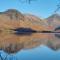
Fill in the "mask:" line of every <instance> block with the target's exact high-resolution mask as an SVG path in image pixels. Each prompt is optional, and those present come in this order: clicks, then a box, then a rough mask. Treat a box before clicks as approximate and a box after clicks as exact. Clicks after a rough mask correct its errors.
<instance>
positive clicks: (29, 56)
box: [17, 46, 60, 60]
mask: <svg viewBox="0 0 60 60" xmlns="http://www.w3.org/2000/svg"><path fill="white" fill-rule="evenodd" d="M17 57H18V58H19V59H21V60H60V51H53V50H51V49H49V48H47V47H45V46H41V47H37V48H34V49H31V50H25V51H24V50H22V51H20V52H19V53H18V55H17Z"/></svg>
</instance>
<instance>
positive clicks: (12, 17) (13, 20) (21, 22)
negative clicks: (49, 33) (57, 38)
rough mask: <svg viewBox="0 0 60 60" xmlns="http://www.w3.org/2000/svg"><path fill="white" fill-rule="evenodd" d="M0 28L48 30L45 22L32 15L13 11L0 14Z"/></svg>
mask: <svg viewBox="0 0 60 60" xmlns="http://www.w3.org/2000/svg"><path fill="white" fill-rule="evenodd" d="M0 22H1V23H0V28H1V29H11V28H20V27H24V28H25V27H26V28H31V29H35V30H40V31H41V30H48V29H47V27H46V26H47V22H46V21H45V20H42V19H40V18H38V17H36V16H34V15H30V14H22V13H20V12H19V11H17V10H15V9H8V10H7V11H5V12H0Z"/></svg>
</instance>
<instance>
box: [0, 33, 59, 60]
mask: <svg viewBox="0 0 60 60" xmlns="http://www.w3.org/2000/svg"><path fill="white" fill-rule="evenodd" d="M0 37H1V38H0V39H2V40H1V41H0V42H1V44H0V45H1V46H2V47H3V48H2V49H3V51H0V53H1V56H2V57H3V59H5V57H6V56H7V58H6V60H60V33H33V34H30V35H14V34H9V33H3V34H0ZM8 42H9V43H8ZM9 44H14V45H15V44H18V45H17V46H18V48H19V49H18V48H17V51H16V52H15V53H14V54H7V53H6V52H7V51H8V50H7V51H6V49H5V48H4V47H6V48H7V47H8V46H9ZM12 46H13V45H12ZM21 46H22V48H21ZM11 48H13V50H14V49H15V48H14V46H13V47H11ZM8 52H10V51H8Z"/></svg>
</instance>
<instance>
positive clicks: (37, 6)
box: [0, 0, 60, 18]
mask: <svg viewBox="0 0 60 60" xmlns="http://www.w3.org/2000/svg"><path fill="white" fill-rule="evenodd" d="M22 1H25V0H22ZM57 4H58V0H34V1H31V3H30V4H28V3H26V2H21V0H0V12H3V11H6V10H7V9H17V10H18V11H20V12H21V13H23V14H32V15H36V16H38V17H40V18H47V17H48V16H50V15H52V14H53V13H54V11H55V10H56V8H57V6H56V5H57ZM58 13H60V11H59V12H58Z"/></svg>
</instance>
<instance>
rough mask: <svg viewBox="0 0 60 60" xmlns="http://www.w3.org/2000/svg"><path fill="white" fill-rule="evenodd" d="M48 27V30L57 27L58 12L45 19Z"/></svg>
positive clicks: (59, 21) (59, 22) (58, 23)
mask: <svg viewBox="0 0 60 60" xmlns="http://www.w3.org/2000/svg"><path fill="white" fill-rule="evenodd" d="M46 20H47V23H48V27H49V28H50V30H55V29H56V28H57V27H59V26H60V15H59V14H53V15H51V16H50V17H48V18H47V19H46Z"/></svg>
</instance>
